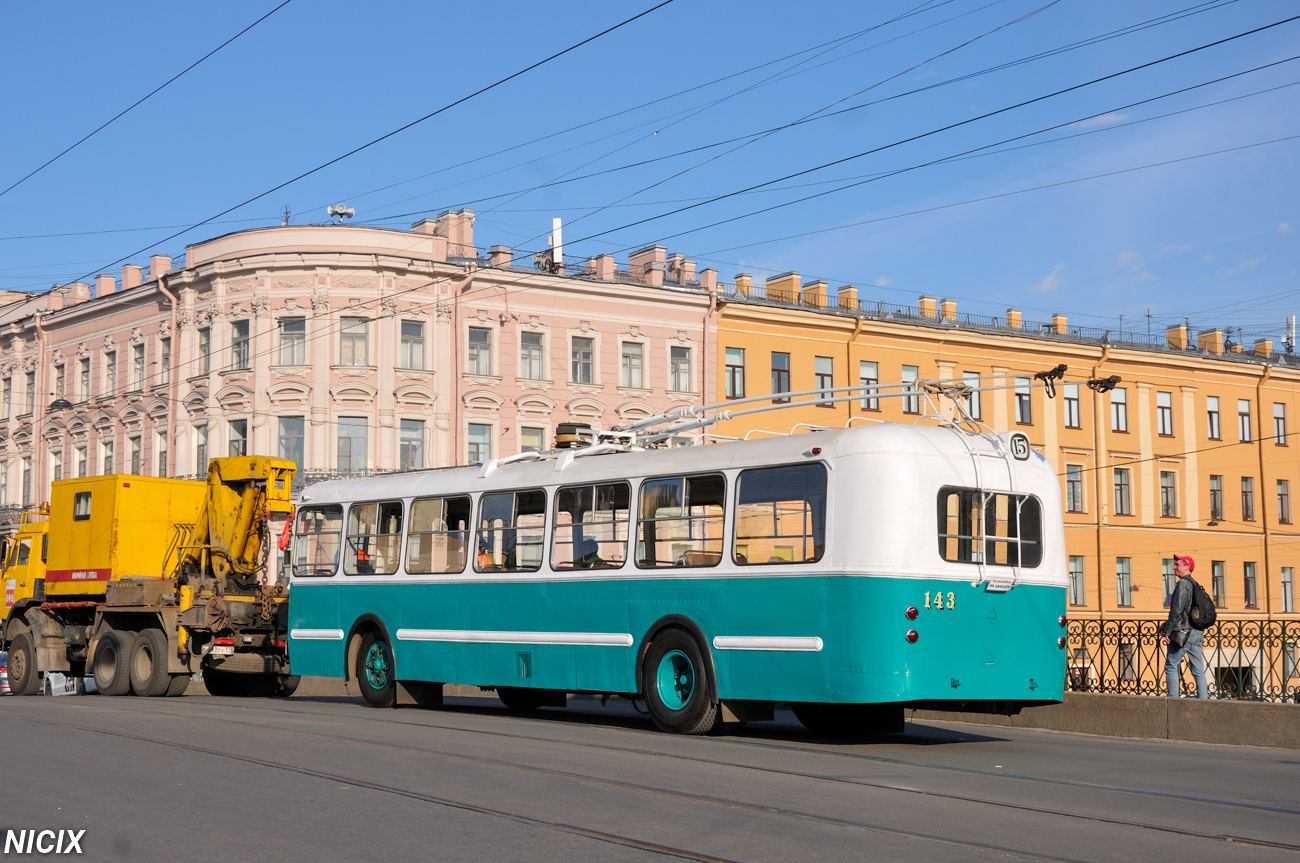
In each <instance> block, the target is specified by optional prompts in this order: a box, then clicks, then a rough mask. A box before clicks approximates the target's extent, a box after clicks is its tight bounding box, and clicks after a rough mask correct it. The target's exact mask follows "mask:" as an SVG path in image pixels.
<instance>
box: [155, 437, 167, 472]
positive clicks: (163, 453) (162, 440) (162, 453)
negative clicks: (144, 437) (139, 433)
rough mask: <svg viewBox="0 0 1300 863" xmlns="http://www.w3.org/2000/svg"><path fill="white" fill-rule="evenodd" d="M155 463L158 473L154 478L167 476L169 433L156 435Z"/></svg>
mask: <svg viewBox="0 0 1300 863" xmlns="http://www.w3.org/2000/svg"><path fill="white" fill-rule="evenodd" d="M153 448H154V462H155V463H156V464H157V473H155V474H154V476H167V433H166V432H159V433H158V434H156V435H154V439H153Z"/></svg>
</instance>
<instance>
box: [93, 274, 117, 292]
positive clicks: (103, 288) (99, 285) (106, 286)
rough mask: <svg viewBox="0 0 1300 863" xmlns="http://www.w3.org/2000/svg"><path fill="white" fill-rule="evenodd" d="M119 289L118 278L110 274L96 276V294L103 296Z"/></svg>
mask: <svg viewBox="0 0 1300 863" xmlns="http://www.w3.org/2000/svg"><path fill="white" fill-rule="evenodd" d="M116 290H117V279H115V278H113V277H112V276H109V275H103V274H101V275H98V276H95V296H97V297H102V296H104V295H105V294H111V293H113V292H114V291H116Z"/></svg>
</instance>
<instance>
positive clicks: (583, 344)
mask: <svg viewBox="0 0 1300 863" xmlns="http://www.w3.org/2000/svg"><path fill="white" fill-rule="evenodd" d="M595 345H596V340H595V339H581V338H575V339H574V340H573V343H572V345H571V346H570V348H569V380H570V381H572V382H573V383H575V384H590V383H595V376H596V362H595V356H596V348H595Z"/></svg>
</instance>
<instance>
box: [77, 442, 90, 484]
mask: <svg viewBox="0 0 1300 863" xmlns="http://www.w3.org/2000/svg"><path fill="white" fill-rule="evenodd" d="M86 476H90V448H89V447H87V446H79V447H77V477H78V478H81V477H86Z"/></svg>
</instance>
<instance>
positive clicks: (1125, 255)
mask: <svg viewBox="0 0 1300 863" xmlns="http://www.w3.org/2000/svg"><path fill="white" fill-rule="evenodd" d="M1141 259H1142V256H1141V255H1139V254H1138V253H1137V252H1127V251H1125V252H1120V253H1119V257H1118V258H1116V259H1115V266H1117V267H1127V266H1128V265H1129V264H1131V263H1133V262H1134V261H1139V260H1141Z"/></svg>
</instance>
